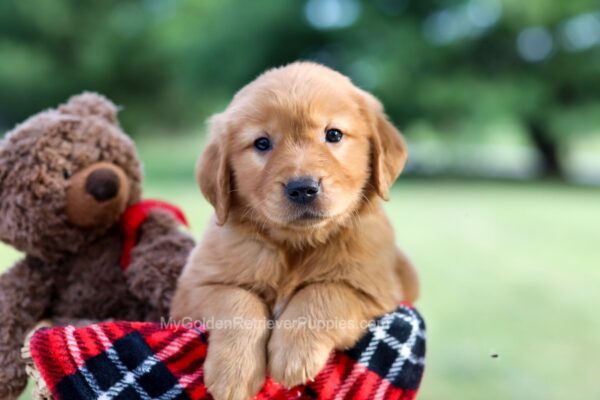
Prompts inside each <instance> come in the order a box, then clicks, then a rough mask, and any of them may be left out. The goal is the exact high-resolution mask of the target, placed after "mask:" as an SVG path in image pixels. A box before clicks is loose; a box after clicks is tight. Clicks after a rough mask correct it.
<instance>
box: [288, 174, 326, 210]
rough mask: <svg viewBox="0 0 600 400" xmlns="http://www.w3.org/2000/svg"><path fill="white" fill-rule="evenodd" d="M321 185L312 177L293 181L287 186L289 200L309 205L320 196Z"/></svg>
mask: <svg viewBox="0 0 600 400" xmlns="http://www.w3.org/2000/svg"><path fill="white" fill-rule="evenodd" d="M320 191H321V185H320V184H319V181H317V180H316V179H315V178H311V177H301V178H296V179H292V180H291V181H289V182H288V183H287V185H285V194H286V195H287V197H288V199H290V200H291V201H293V202H294V203H297V204H309V203H311V202H312V201H313V200H314V199H316V198H317V196H319V192H320Z"/></svg>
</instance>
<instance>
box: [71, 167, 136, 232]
mask: <svg viewBox="0 0 600 400" xmlns="http://www.w3.org/2000/svg"><path fill="white" fill-rule="evenodd" d="M128 200H129V180H128V179H127V176H126V175H125V173H124V172H123V170H122V169H121V168H120V167H118V166H117V165H115V164H112V163H108V162H100V163H96V164H92V165H90V166H88V167H87V168H85V169H83V170H81V171H79V172H77V173H76V174H75V175H73V176H72V177H71V179H70V180H69V187H68V189H67V216H68V218H69V221H70V222H71V223H73V224H75V225H77V226H82V227H95V226H109V225H112V224H113V223H115V222H116V221H117V220H118V219H119V218H120V216H121V214H122V213H123V211H124V210H125V208H126V206H127V202H128Z"/></svg>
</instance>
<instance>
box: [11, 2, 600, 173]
mask: <svg viewBox="0 0 600 400" xmlns="http://www.w3.org/2000/svg"><path fill="white" fill-rule="evenodd" d="M296 59H312V60H316V61H319V62H322V63H325V64H328V65H330V66H332V67H334V68H336V69H338V70H340V71H342V72H344V73H346V74H348V75H350V76H351V77H352V78H353V79H354V80H355V81H356V82H357V83H358V84H359V85H361V86H363V87H365V88H366V89H368V90H371V91H373V92H374V93H375V94H376V95H378V96H380V97H381V98H382V100H383V102H384V104H385V105H386V108H387V110H388V112H389V114H390V115H391V117H392V119H394V120H395V121H396V122H398V123H399V125H400V126H402V127H403V128H406V129H405V130H406V131H408V132H409V133H410V131H411V127H412V126H419V125H422V124H423V123H426V124H427V125H428V126H431V127H432V128H433V129H435V130H436V131H437V132H440V133H445V134H452V133H453V132H462V133H465V132H467V133H469V132H470V133H471V134H472V135H473V136H477V135H482V134H483V132H485V131H486V128H485V127H486V126H488V125H490V124H494V123H496V122H498V121H501V123H503V124H506V123H508V124H513V125H517V126H520V127H521V129H522V130H523V131H524V132H526V133H528V134H529V136H530V138H531V141H532V143H533V144H534V145H535V146H536V147H537V148H538V150H539V152H540V154H541V156H542V159H543V160H544V161H545V166H546V170H547V171H546V172H548V173H549V174H560V173H561V165H560V150H561V148H560V147H561V145H562V144H563V143H564V142H565V141H566V140H567V139H568V138H569V137H570V135H575V134H585V133H598V127H599V126H600V95H599V94H600V79H598V78H599V72H600V5H599V4H598V2H597V1H595V0H570V1H568V2H555V1H551V0H530V1H526V2H525V1H521V0H519V1H517V0H453V1H440V0H419V1H416V0H373V1H364V0H363V1H360V0H303V1H258V2H242V1H235V0H220V1H216V0H204V1H195V0H119V1H117V0H104V1H91V0H53V1H51V2H49V1H46V0H21V1H19V0H4V1H3V2H1V3H0V60H2V62H0V126H5V127H9V126H11V125H12V124H14V123H15V122H17V121H19V120H22V119H23V118H25V117H26V116H28V115H30V114H32V113H34V112H36V111H38V110H39V109H41V108H45V107H48V106H51V105H53V104H56V103H58V102H60V101H63V100H64V99H65V98H66V97H68V96H69V95H71V94H73V93H76V92H79V91H81V90H84V89H87V90H97V91H99V92H102V93H105V94H107V95H108V96H109V97H111V98H112V99H114V100H115V101H116V102H118V103H119V104H124V105H126V107H127V113H125V114H124V124H125V126H126V128H128V129H129V128H131V127H135V129H129V130H130V131H131V132H132V133H133V134H134V135H136V134H139V133H140V132H143V131H156V132H167V133H170V132H175V131H181V130H186V129H189V128H190V127H195V126H198V124H199V122H200V121H202V120H204V119H205V118H206V116H207V115H209V114H210V113H211V112H214V111H215V110H217V109H219V108H222V107H223V106H224V105H225V104H226V102H227V100H228V99H229V98H230V97H231V95H232V94H233V93H234V92H235V91H236V90H237V89H238V88H240V87H241V86H242V85H243V84H244V83H246V82H248V81H249V80H251V79H252V78H253V77H255V76H256V75H257V74H259V73H260V72H261V71H263V70H264V69H266V68H269V67H272V66H276V65H280V64H284V63H287V62H290V61H293V60H296Z"/></svg>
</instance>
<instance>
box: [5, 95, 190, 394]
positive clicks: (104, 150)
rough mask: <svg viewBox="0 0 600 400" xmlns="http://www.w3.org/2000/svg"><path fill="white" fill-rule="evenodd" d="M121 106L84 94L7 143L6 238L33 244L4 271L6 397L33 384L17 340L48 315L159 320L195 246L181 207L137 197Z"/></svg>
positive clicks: (64, 319) (67, 319) (34, 120)
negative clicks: (186, 230)
mask: <svg viewBox="0 0 600 400" xmlns="http://www.w3.org/2000/svg"><path fill="white" fill-rule="evenodd" d="M116 114H117V108H116V107H115V105H114V104H112V103H111V102H110V101H109V100H107V99H106V98H104V97H102V96H100V95H98V94H94V93H84V94H81V95H79V96H75V97H73V98H71V99H70V100H69V102H67V103H66V104H64V105H61V106H60V107H58V108H57V109H52V110H48V111H44V112H42V113H39V114H37V115H34V116H33V117H31V118H29V119H28V120H27V121H25V122H24V123H22V124H20V125H18V126H17V127H16V128H15V129H14V130H12V131H11V132H9V133H8V134H7V135H6V137H5V138H4V139H3V140H2V142H0V239H1V240H2V241H3V242H5V243H8V244H10V245H12V246H14V247H15V248H16V249H18V250H20V251H22V252H23V253H25V256H24V258H23V259H21V260H20V261H18V262H17V263H16V264H15V265H14V266H13V267H12V268H10V269H9V270H8V271H6V272H5V273H4V274H3V275H2V276H0V399H15V398H17V397H18V395H19V394H20V393H21V392H22V390H23V388H24V387H25V385H26V374H25V368H24V363H23V361H22V360H21V357H20V349H21V346H22V344H23V341H24V339H25V335H26V334H27V332H28V331H29V330H30V329H32V328H33V327H34V326H35V325H36V323H37V322H38V321H40V320H41V319H51V320H52V321H53V322H54V323H58V324H67V323H74V322H75V321H78V320H95V321H97V320H106V319H118V320H137V321H159V320H160V318H161V316H165V317H166V316H168V310H169V304H170V301H171V297H172V295H173V292H174V288H175V284H176V281H177V277H178V276H179V273H180V271H181V269H182V267H183V265H184V264H185V260H186V258H187V255H188V253H189V252H190V250H191V249H192V247H193V245H194V243H193V240H192V238H191V237H190V236H189V235H188V234H187V233H184V232H183V231H180V229H179V225H180V222H179V221H178V219H179V220H182V219H183V217H182V214H180V213H179V212H178V211H177V210H176V209H175V208H174V207H172V206H168V205H166V204H165V203H161V202H156V201H153V202H143V201H142V202H140V196H141V178H142V176H141V168H140V162H139V159H138V156H137V153H136V150H135V147H134V144H133V142H132V141H131V140H130V139H129V138H128V137H127V136H126V135H125V134H124V133H123V132H122V130H121V129H120V127H119V124H118V122H117V118H116Z"/></svg>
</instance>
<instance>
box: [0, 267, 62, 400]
mask: <svg viewBox="0 0 600 400" xmlns="http://www.w3.org/2000/svg"><path fill="white" fill-rule="evenodd" d="M50 269H51V268H50V266H48V265H45V264H44V262H42V261H40V260H38V259H34V258H32V257H26V258H24V259H22V260H21V261H18V262H17V263H16V264H15V265H14V266H13V267H11V268H10V269H9V270H8V271H6V272H5V273H4V274H2V275H1V276H0V399H16V398H18V396H19V394H20V393H21V392H22V391H23V389H24V388H25V385H26V384H27V375H26V373H25V364H24V362H23V360H22V359H21V347H22V346H23V343H24V340H25V336H26V334H27V332H28V331H29V330H30V329H32V328H33V327H34V326H35V324H36V323H37V322H38V321H39V320H40V319H41V318H42V317H43V314H44V312H45V311H46V310H47V308H48V306H49V304H50V299H51V293H52V286H53V279H52V276H51V271H50Z"/></svg>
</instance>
